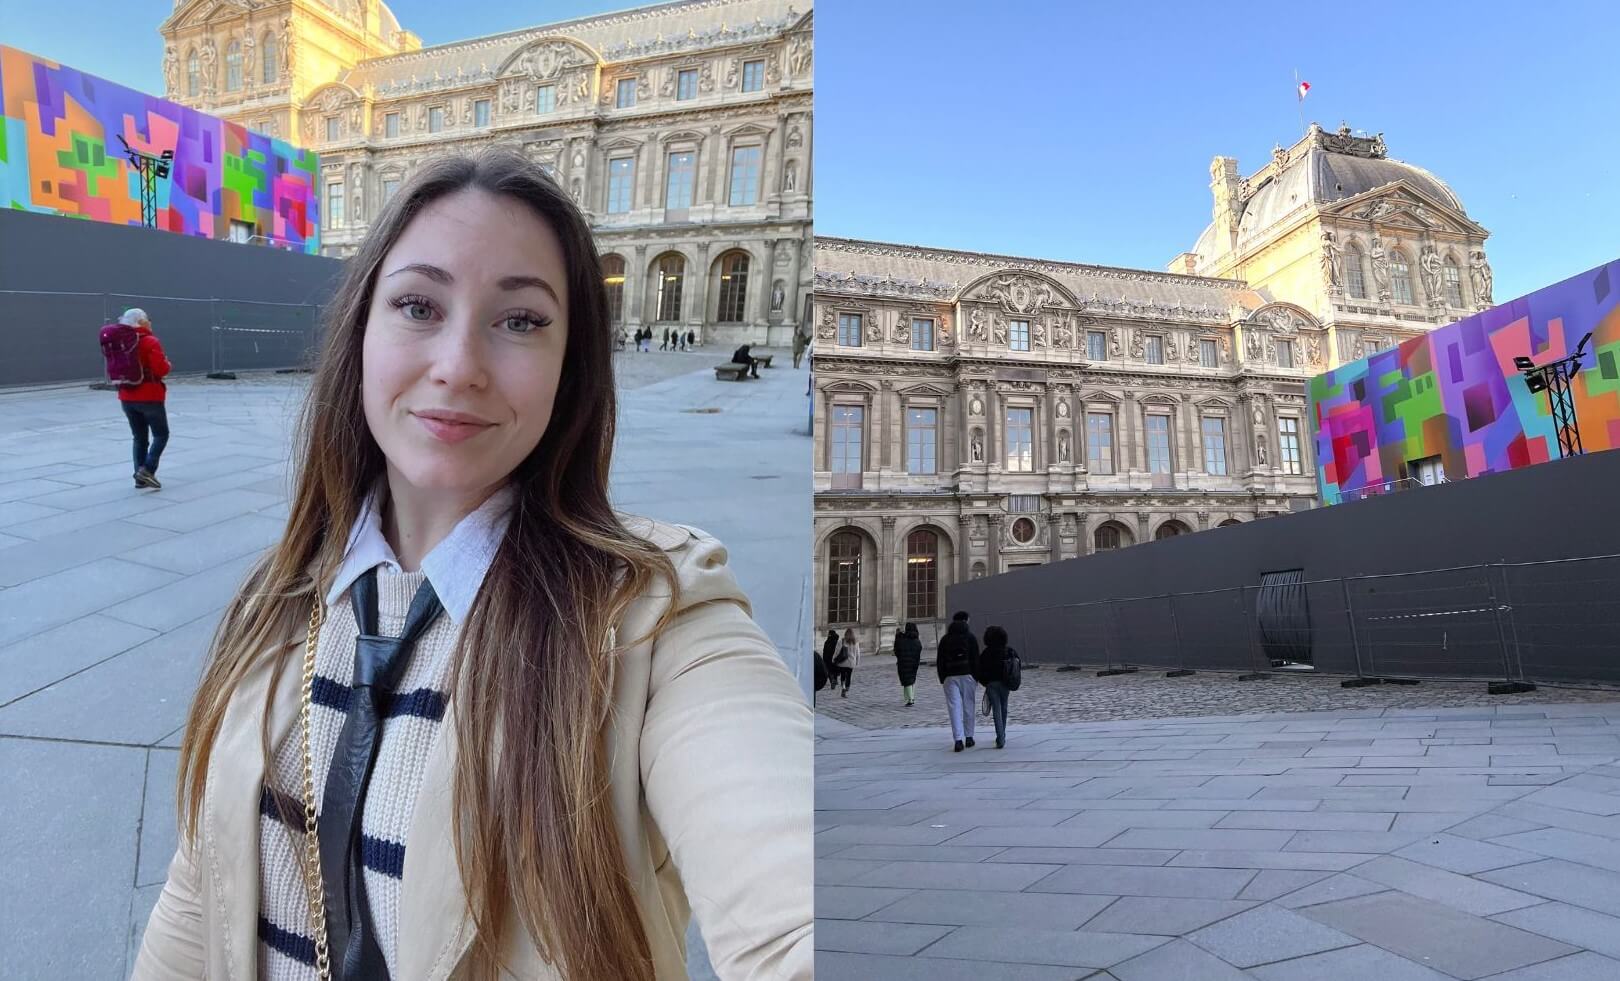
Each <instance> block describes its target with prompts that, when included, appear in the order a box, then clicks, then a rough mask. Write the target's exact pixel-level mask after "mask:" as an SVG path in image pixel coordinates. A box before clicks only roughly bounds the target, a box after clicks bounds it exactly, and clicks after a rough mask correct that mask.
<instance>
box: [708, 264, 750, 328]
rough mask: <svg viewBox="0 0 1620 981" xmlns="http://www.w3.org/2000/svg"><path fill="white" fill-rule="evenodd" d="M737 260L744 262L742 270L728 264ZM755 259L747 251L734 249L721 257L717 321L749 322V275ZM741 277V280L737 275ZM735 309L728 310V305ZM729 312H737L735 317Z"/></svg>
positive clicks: (725, 322) (723, 322) (716, 311)
mask: <svg viewBox="0 0 1620 981" xmlns="http://www.w3.org/2000/svg"><path fill="white" fill-rule="evenodd" d="M736 261H740V262H741V263H742V269H741V271H740V272H738V271H737V270H735V269H733V268H728V266H729V265H730V264H731V263H733V262H736ZM752 266H753V261H752V258H751V257H750V256H749V255H748V253H747V252H744V251H742V250H741V249H733V250H732V251H730V252H727V253H726V254H725V255H722V256H721V257H720V284H719V286H720V288H719V290H718V291H717V293H718V294H719V298H718V301H717V306H716V307H715V317H714V319H715V323H719V324H742V323H747V322H748V275H749V273H750V271H751V269H752ZM739 276H740V277H741V278H740V280H739V279H738V278H737V277H739ZM728 305H729V306H731V307H733V308H734V309H732V310H727V309H726V308H727V306H728ZM728 313H735V314H736V316H735V317H728V316H727V314H728Z"/></svg>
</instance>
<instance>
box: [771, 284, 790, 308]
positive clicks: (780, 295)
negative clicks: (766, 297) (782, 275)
mask: <svg viewBox="0 0 1620 981" xmlns="http://www.w3.org/2000/svg"><path fill="white" fill-rule="evenodd" d="M786 299H787V291H786V290H784V289H783V288H782V281H781V280H780V279H779V280H777V281H776V282H775V283H773V284H772V285H771V312H772V313H781V312H782V303H783V301H784V300H786Z"/></svg>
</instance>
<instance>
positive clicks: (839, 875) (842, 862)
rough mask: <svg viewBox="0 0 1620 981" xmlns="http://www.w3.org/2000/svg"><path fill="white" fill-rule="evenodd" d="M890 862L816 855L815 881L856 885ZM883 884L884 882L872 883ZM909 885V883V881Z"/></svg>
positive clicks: (819, 883)
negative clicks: (862, 878)
mask: <svg viewBox="0 0 1620 981" xmlns="http://www.w3.org/2000/svg"><path fill="white" fill-rule="evenodd" d="M889 864H890V863H889V862H862V861H857V860H854V859H843V858H822V857H820V856H817V857H816V873H815V881H816V885H818V886H856V885H860V884H861V883H860V881H859V880H860V878H861V876H863V875H866V874H867V873H868V872H873V871H876V870H877V869H881V868H883V867H884V866H886V865H889ZM871 884H872V885H883V883H871ZM908 885H909V883H908Z"/></svg>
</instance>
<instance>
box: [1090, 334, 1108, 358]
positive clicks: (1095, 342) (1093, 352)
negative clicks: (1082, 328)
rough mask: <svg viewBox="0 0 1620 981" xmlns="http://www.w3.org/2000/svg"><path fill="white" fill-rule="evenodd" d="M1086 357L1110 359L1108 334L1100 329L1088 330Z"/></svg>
mask: <svg viewBox="0 0 1620 981" xmlns="http://www.w3.org/2000/svg"><path fill="white" fill-rule="evenodd" d="M1086 357H1087V358H1089V359H1090V360H1092V361H1107V360H1108V335H1107V334H1105V333H1103V332H1102V331H1100V330H1088V331H1086Z"/></svg>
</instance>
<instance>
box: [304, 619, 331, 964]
mask: <svg viewBox="0 0 1620 981" xmlns="http://www.w3.org/2000/svg"><path fill="white" fill-rule="evenodd" d="M320 634H321V600H320V597H319V596H317V597H316V598H315V603H314V606H313V607H312V608H311V609H310V611H309V638H308V640H306V641H305V642H304V692H303V698H302V700H301V701H302V704H301V706H300V707H299V717H300V720H301V723H302V727H303V730H304V734H303V742H304V891H305V892H306V893H308V894H309V925H310V930H311V932H313V933H314V935H315V974H316V976H317V977H319V978H320V981H331V979H332V962H331V955H330V952H329V951H328V950H327V949H326V886H325V884H324V883H322V881H321V843H320V839H319V838H318V837H317V835H316V818H315V766H314V764H313V763H311V762H310V755H309V716H310V707H311V706H312V705H313V704H314V701H315V645H316V643H317V641H318V640H319V639H320Z"/></svg>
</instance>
